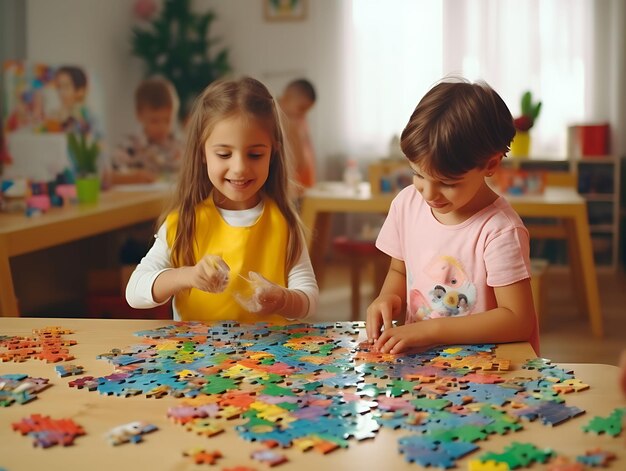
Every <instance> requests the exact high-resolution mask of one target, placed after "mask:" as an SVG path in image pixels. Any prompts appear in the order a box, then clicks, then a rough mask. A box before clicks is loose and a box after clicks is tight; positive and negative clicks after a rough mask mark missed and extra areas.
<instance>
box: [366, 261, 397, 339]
mask: <svg viewBox="0 0 626 471" xmlns="http://www.w3.org/2000/svg"><path fill="white" fill-rule="evenodd" d="M405 305H406V267H405V265H404V262H403V261H402V260H398V259H397V258H393V257H392V258H391V263H390V264H389V271H388V272H387V277H386V278H385V282H384V283H383V287H382V288H381V290H380V294H379V295H378V297H377V298H376V299H375V300H374V301H373V302H372V304H370V305H369V307H368V308H367V322H366V326H365V327H366V332H367V338H368V340H369V341H370V342H374V341H375V340H376V339H378V336H379V335H380V329H381V328H382V327H384V328H385V330H387V329H390V328H391V327H392V326H393V324H392V321H393V320H394V319H395V320H399V317H400V315H401V314H402V312H403V307H404V306H405Z"/></svg>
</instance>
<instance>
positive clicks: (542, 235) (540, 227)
mask: <svg viewBox="0 0 626 471" xmlns="http://www.w3.org/2000/svg"><path fill="white" fill-rule="evenodd" d="M546 186H560V187H572V188H577V186H578V176H577V174H576V173H574V172H547V173H546ZM526 228H527V229H528V232H529V234H530V237H531V239H566V238H567V232H566V227H565V224H564V223H563V222H562V221H559V220H555V221H554V222H550V223H529V224H526ZM568 250H570V256H572V254H571V251H572V250H573V248H570V247H568ZM530 265H531V278H530V282H531V287H532V291H533V303H534V305H535V312H536V313H537V316H538V317H539V318H540V319H541V317H542V316H544V315H545V307H546V303H545V273H546V271H547V269H548V266H549V263H548V261H547V260H544V259H535V258H534V259H531V261H530Z"/></svg>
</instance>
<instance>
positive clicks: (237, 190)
mask: <svg viewBox="0 0 626 471" xmlns="http://www.w3.org/2000/svg"><path fill="white" fill-rule="evenodd" d="M204 152H205V156H206V164H207V172H208V175H209V179H210V180H211V183H213V186H214V190H213V200H214V201H215V204H216V205H217V206H219V207H220V208H223V209H237V210H240V209H250V208H253V207H254V206H256V205H257V204H258V203H259V201H260V200H261V195H260V193H259V191H260V190H261V188H262V187H263V185H264V184H265V181H266V180H267V177H268V175H269V168H270V157H271V155H272V140H271V137H270V135H269V133H268V132H267V131H266V129H265V128H263V127H262V126H261V125H260V124H259V123H258V122H257V121H256V120H254V119H250V118H247V117H244V116H240V115H236V116H233V117H231V118H228V119H225V120H222V121H220V122H218V124H217V125H216V126H215V128H214V129H213V132H212V133H211V135H210V136H209V138H208V139H207V141H206V142H205V144H204Z"/></svg>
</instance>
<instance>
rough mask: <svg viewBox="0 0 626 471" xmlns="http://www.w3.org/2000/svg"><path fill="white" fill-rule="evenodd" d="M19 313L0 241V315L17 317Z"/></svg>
mask: <svg viewBox="0 0 626 471" xmlns="http://www.w3.org/2000/svg"><path fill="white" fill-rule="evenodd" d="M19 315H20V313H19V310H18V308H17V299H16V298H15V289H14V287H13V276H12V275H11V264H10V262H9V256H8V255H7V253H6V249H5V248H4V245H3V244H2V243H0V316H3V317H18V316H19Z"/></svg>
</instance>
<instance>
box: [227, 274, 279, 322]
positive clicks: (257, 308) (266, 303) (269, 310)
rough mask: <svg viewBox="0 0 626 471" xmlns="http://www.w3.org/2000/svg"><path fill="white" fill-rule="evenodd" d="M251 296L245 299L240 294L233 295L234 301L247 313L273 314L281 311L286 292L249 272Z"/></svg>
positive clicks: (260, 276)
mask: <svg viewBox="0 0 626 471" xmlns="http://www.w3.org/2000/svg"><path fill="white" fill-rule="evenodd" d="M247 281H248V282H249V283H250V287H251V288H252V296H251V297H249V298H247V297H245V296H243V295H242V294H241V293H233V297H234V298H235V301H237V303H238V304H239V305H240V306H241V307H243V308H244V309H245V310H247V311H249V312H254V313H256V314H274V313H277V312H278V311H280V310H282V309H283V307H284V306H285V302H286V298H287V290H286V289H285V288H283V287H281V286H278V285H277V284H274V283H272V282H271V281H269V280H268V279H266V278H265V277H263V275H260V274H259V273H257V272H254V271H251V272H249V273H248V280H247Z"/></svg>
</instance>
